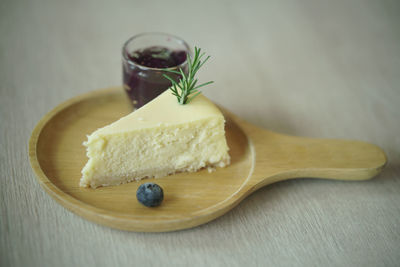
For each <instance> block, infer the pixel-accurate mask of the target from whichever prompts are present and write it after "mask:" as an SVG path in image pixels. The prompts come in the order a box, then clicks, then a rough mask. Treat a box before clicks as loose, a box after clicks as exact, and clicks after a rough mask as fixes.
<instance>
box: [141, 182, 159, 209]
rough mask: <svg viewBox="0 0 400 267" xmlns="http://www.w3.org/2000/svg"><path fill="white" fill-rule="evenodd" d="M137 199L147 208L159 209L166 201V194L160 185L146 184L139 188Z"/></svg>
mask: <svg viewBox="0 0 400 267" xmlns="http://www.w3.org/2000/svg"><path fill="white" fill-rule="evenodd" d="M136 197H137V199H138V201H139V202H140V203H142V204H143V205H145V206H146V207H157V206H159V205H160V204H161V202H162V201H163V199H164V192H163V190H162V188H161V187H160V186H159V185H158V184H155V183H145V184H142V185H140V186H139V188H138V190H137V191H136Z"/></svg>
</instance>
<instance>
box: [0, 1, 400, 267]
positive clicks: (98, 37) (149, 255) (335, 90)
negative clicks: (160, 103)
mask: <svg viewBox="0 0 400 267" xmlns="http://www.w3.org/2000/svg"><path fill="white" fill-rule="evenodd" d="M399 8H400V3H399V1H396V0H394V1H392V0H381V1H375V0H351V1H348V0H337V1H323V0H318V1H317V0H303V1H294V0H287V1H286V0H285V1H281V0H265V1H256V0H255V1H236V0H232V1H225V0H221V1H211V0H204V1H201V3H200V2H199V1H196V2H195V1H176V0H169V1H161V0H154V1H136V0H132V1H122V0H114V1H101V0H100V1H94V0H86V1H62V0H35V1H29V0H2V1H0V81H1V82H0V177H1V178H0V265H1V266H40V267H43V266H61V267H65V266H68V267H69V266H96V267H99V266H132V265H135V266H140V265H141V266H174V267H175V266H188V265H189V266H363V267H364V266H398V265H399V264H398V263H399V262H400V242H399V240H400V227H399V225H400V221H399V218H400V194H399V192H400V135H399V132H400V124H399V123H398V121H399V117H400V106H399V103H400V91H399V84H400V46H399V44H400V33H399V24H400V22H399V19H400V16H399ZM172 14H179V15H172ZM153 18H156V19H153ZM200 21H201V23H200ZM147 31H161V32H168V33H171V34H175V35H178V36H180V37H182V38H183V39H185V40H186V41H187V42H188V43H189V44H191V45H199V46H200V47H202V48H203V49H204V51H206V52H207V53H209V54H210V55H211V59H210V61H209V63H207V67H206V68H204V69H202V70H201V71H200V72H199V77H200V79H201V80H204V81H208V80H213V81H215V83H214V84H213V85H210V86H209V87H208V88H205V89H204V94H205V95H206V96H208V97H209V98H210V99H212V100H213V101H214V102H216V103H219V104H221V105H222V106H224V107H227V108H228V109H229V110H230V111H232V112H233V113H234V114H236V115H238V116H239V117H240V118H242V119H244V120H245V121H248V122H250V123H252V124H254V125H256V126H258V127H262V128H265V129H269V130H271V131H274V132H279V133H284V134H288V135H295V136H308V137H313V138H335V139H337V138H340V139H352V140H361V141H365V142H369V143H372V144H376V145H378V146H379V147H382V148H383V150H384V151H385V153H386V154H387V156H388V165H387V167H386V168H385V169H384V170H383V172H382V174H381V175H379V176H378V177H376V178H375V179H371V180H368V181H363V182H348V181H346V182H341V181H330V180H320V179H299V180H298V179H295V180H290V181H283V182H279V183H275V184H271V185H269V186H266V187H264V188H261V189H259V190H258V191H257V192H254V193H253V194H252V195H250V196H249V197H248V198H246V199H245V200H244V201H242V202H241V203H240V204H239V205H238V206H237V207H235V208H234V209H232V210H231V211H230V212H228V213H227V214H226V215H224V216H222V217H220V218H218V219H216V220H214V221H213V222H212V223H208V224H205V225H201V226H199V227H196V228H192V229H188V230H185V231H178V232H171V233H154V234H152V233H135V232H131V233H129V232H126V231H119V230H113V229H110V228H108V227H103V226H99V225H97V224H94V223H92V222H89V221H87V220H85V219H82V218H81V217H80V216H76V215H75V214H73V213H72V212H70V211H68V210H67V209H65V208H63V207H62V206H61V205H59V204H58V203H56V202H55V201H54V200H53V199H52V198H51V197H50V196H49V195H48V194H47V193H46V192H44V190H42V188H41V187H40V185H39V184H38V183H37V180H36V177H35V174H34V172H33V171H32V169H31V167H30V164H29V157H28V140H29V138H30V136H31V132H32V130H33V128H34V127H35V125H36V124H37V123H38V121H39V120H40V119H41V118H42V117H43V116H44V115H45V114H47V113H48V112H49V111H50V110H52V109H53V108H54V107H56V106H57V105H59V104H60V103H62V102H64V101H66V100H68V99H70V98H72V97H75V96H77V95H80V94H83V93H85V92H90V91H93V90H95V89H97V88H106V87H109V86H114V85H118V84H121V78H122V77H121V76H122V75H121V58H120V51H121V47H122V44H123V42H124V41H126V40H127V39H128V38H129V37H130V36H132V35H134V34H137V33H139V32H147ZM243 92H245V95H243Z"/></svg>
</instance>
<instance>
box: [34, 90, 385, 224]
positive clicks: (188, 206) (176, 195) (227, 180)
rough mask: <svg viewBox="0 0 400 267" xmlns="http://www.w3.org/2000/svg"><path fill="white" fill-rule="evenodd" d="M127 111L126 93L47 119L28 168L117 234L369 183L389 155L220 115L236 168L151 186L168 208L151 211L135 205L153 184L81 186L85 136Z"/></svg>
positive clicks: (78, 104)
mask: <svg viewBox="0 0 400 267" xmlns="http://www.w3.org/2000/svg"><path fill="white" fill-rule="evenodd" d="M129 112H131V106H130V104H129V102H128V101H127V98H126V96H125V93H124V92H123V90H122V88H120V87H116V88H109V89H105V90H98V91H94V92H91V93H88V94H85V95H82V96H78V97H75V98H73V99H71V100H69V101H67V102H65V103H63V104H61V105H59V106H57V107H56V108H55V109H53V110H52V111H51V112H49V113H48V114H47V115H46V116H44V117H43V118H42V119H41V120H40V122H39V123H38V124H37V126H36V127H35V129H34V130H33V133H32V136H31V139H30V142H29V156H30V162H31V166H32V168H33V170H34V171H35V173H36V175H37V177H38V181H39V183H40V184H41V185H42V187H43V188H44V189H45V190H46V192H47V193H49V194H50V195H51V196H52V197H53V198H54V199H55V200H57V201H58V202H59V203H60V204H61V205H63V206H64V207H66V208H68V209H69V210H71V211H72V212H74V213H76V214H78V215H80V216H82V217H84V218H86V219H88V220H91V221H93V222H96V223H99V224H102V225H106V226H109V227H113V228H117V229H123V230H129V231H143V232H161V231H173V230H178V229H185V228H190V227H193V226H196V225H200V224H202V223H205V222H208V221H210V220H212V219H214V218H216V217H218V216H220V215H222V214H224V213H225V212H227V211H228V210H230V209H231V208H233V207H234V206H235V205H236V204H238V203H239V202H240V201H241V200H242V199H243V198H244V197H246V196H247V195H248V194H250V193H251V192H253V191H254V190H257V189H258V188H260V187H261V186H264V185H267V184H269V183H272V182H276V181H279V180H283V179H289V178H294V177H321V178H333V179H344V180H361V179H368V178H370V177H372V176H374V175H376V174H377V173H378V172H379V171H380V170H381V169H382V167H383V166H384V165H385V163H386V157H385V154H384V153H383V152H382V150H381V149H380V148H378V147H376V146H374V145H370V144H367V143H363V142H357V141H341V140H319V139H309V138H301V137H291V136H286V135H280V134H277V133H273V132H270V131H267V130H263V129H260V128H258V127H255V126H253V125H251V124H248V123H246V122H244V121H242V120H240V119H239V118H237V117H236V116H235V115H233V114H231V113H229V112H228V111H226V110H223V113H224V116H225V118H226V121H227V122H226V137H227V141H228V146H229V148H230V152H229V154H230V156H231V165H229V166H228V167H226V168H218V169H217V170H216V171H215V172H212V173H209V172H208V171H207V170H200V171H199V172H196V173H179V174H175V175H171V176H168V177H163V178H160V179H156V180H154V179H151V181H154V182H156V183H157V184H159V185H160V186H161V187H162V188H163V189H164V201H163V203H162V205H161V206H159V207H157V208H147V207H144V206H142V205H141V204H140V203H139V202H138V201H137V200H136V190H137V188H138V186H139V185H140V184H142V183H145V182H148V181H150V180H149V179H144V180H142V181H140V182H131V183H128V184H124V185H120V186H110V187H100V188H97V189H89V188H81V187H79V180H80V178H81V169H82V167H83V166H84V165H85V163H86V162H87V157H86V151H85V148H84V146H83V145H82V142H83V141H85V140H86V135H88V134H90V133H91V132H93V131H94V130H96V129H97V128H99V127H102V126H105V125H107V124H109V123H111V122H113V121H115V120H117V119H119V118H120V117H122V116H124V115H126V114H128V113H129ZM256 155H257V156H256ZM293 155H297V156H295V157H294V156H293Z"/></svg>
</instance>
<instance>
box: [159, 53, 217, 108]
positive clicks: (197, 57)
mask: <svg viewBox="0 0 400 267" xmlns="http://www.w3.org/2000/svg"><path fill="white" fill-rule="evenodd" d="M204 55H205V53H201V48H197V47H194V57H193V59H192V57H191V56H190V54H187V59H188V74H187V75H186V74H185V73H184V71H183V70H182V69H179V71H177V70H168V69H165V71H167V72H171V73H174V74H178V75H180V77H181V78H180V80H179V81H178V82H176V81H175V80H174V79H173V78H172V77H170V76H168V75H167V74H163V76H164V77H165V78H167V79H168V80H170V81H171V83H172V86H171V87H170V90H171V91H172V94H173V95H174V96H176V98H177V99H178V103H179V104H181V105H184V104H188V103H190V101H192V100H193V98H195V97H196V96H198V95H199V94H200V93H201V91H199V90H198V89H199V88H200V87H203V86H205V85H208V84H210V83H213V81H209V82H206V83H203V84H200V85H197V81H198V79H195V75H196V73H197V71H198V70H199V69H200V68H201V67H202V66H203V65H204V63H206V62H207V60H208V59H209V58H210V56H207V57H206V58H205V59H204V60H202V57H204Z"/></svg>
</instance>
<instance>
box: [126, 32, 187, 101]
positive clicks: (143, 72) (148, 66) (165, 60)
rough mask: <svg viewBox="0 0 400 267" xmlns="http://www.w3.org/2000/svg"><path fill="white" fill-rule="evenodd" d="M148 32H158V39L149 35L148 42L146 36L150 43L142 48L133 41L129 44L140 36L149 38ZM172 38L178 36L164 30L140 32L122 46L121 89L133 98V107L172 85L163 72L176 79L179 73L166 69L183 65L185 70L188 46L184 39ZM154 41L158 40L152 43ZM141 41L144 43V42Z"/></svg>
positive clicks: (177, 68) (175, 68)
mask: <svg viewBox="0 0 400 267" xmlns="http://www.w3.org/2000/svg"><path fill="white" fill-rule="evenodd" d="M148 35H161V36H158V37H161V40H158V41H156V40H153V39H154V38H150V39H152V42H148V40H147V42H144V44H145V45H146V44H150V45H148V46H146V47H144V48H143V47H142V48H137V47H135V46H132V45H131V46H130V47H128V44H129V42H130V41H135V38H137V39H139V38H143V37H147V39H149V38H148V37H149V36H148ZM152 37H154V36H152ZM175 39H177V38H176V37H172V36H170V35H166V34H143V35H139V36H136V37H134V38H131V39H130V40H128V42H127V43H126V44H125V46H124V50H123V82H124V89H125V91H126V93H127V95H128V96H129V98H130V100H131V101H132V103H133V107H134V109H137V108H140V107H142V106H143V105H145V104H146V103H148V102H150V101H151V100H152V99H154V98H155V97H157V96H158V95H160V94H161V93H162V92H164V91H165V90H167V89H168V88H169V87H170V86H171V82H170V81H169V80H168V79H166V78H165V77H163V74H167V75H168V76H170V77H171V78H173V79H174V80H176V81H178V80H179V79H180V75H177V74H174V73H171V72H167V71H165V69H170V70H179V69H182V70H183V71H184V72H185V73H187V62H186V59H187V58H186V57H187V53H189V51H190V50H189V48H188V46H187V45H186V43H184V42H183V41H182V40H180V39H178V40H179V41H180V43H181V46H179V45H178V46H176V45H174V46H173V45H171V44H174V42H176V40H175ZM132 43H133V42H132ZM154 43H159V44H156V45H151V44H154ZM140 44H141V45H143V42H141V43H140ZM178 44H179V43H178ZM129 48H131V49H129ZM132 48H133V49H132Z"/></svg>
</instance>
